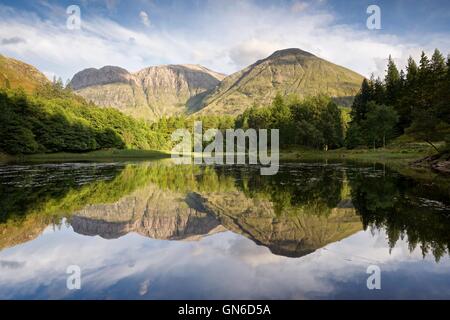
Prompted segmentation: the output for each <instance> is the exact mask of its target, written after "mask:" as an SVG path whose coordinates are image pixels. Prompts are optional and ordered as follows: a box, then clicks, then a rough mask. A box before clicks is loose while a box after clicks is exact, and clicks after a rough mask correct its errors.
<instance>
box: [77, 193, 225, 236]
mask: <svg viewBox="0 0 450 320" xmlns="http://www.w3.org/2000/svg"><path fill="white" fill-rule="evenodd" d="M70 223H71V225H72V227H73V228H74V230H75V232H77V233H80V234H84V235H99V236H101V237H103V238H106V239H111V238H118V237H120V236H122V235H125V234H127V233H129V232H136V233H139V234H141V235H143V236H146V237H151V238H155V239H166V240H179V239H197V238H198V237H199V236H202V235H206V234H210V233H215V232H219V231H221V230H222V228H221V227H220V226H219V222H218V220H217V219H215V217H214V216H211V215H209V214H206V213H204V212H200V211H198V210H196V209H194V208H191V207H189V206H188V205H187V204H186V202H185V201H184V200H183V196H182V195H181V194H178V193H175V192H171V191H162V190H161V189H158V188H157V187H155V186H154V185H149V186H147V187H145V188H143V189H140V190H139V191H136V192H134V193H133V194H131V195H129V196H126V197H124V198H122V199H121V200H120V201H118V202H116V203H113V204H104V205H103V204H98V205H89V206H87V207H86V208H84V209H83V210H81V211H79V212H76V213H74V214H73V215H72V217H71V218H70Z"/></svg>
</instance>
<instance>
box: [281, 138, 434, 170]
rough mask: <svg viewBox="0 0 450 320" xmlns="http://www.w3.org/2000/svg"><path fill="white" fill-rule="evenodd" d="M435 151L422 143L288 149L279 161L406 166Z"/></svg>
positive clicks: (282, 153) (283, 151) (282, 152)
mask: <svg viewBox="0 0 450 320" xmlns="http://www.w3.org/2000/svg"><path fill="white" fill-rule="evenodd" d="M433 153H435V151H434V150H433V149H432V148H431V147H430V146H428V145H426V144H423V143H411V144H392V145H390V146H389V147H386V148H380V149H375V150H374V149H354V150H347V149H345V148H342V149H337V150H329V151H320V150H312V149H300V148H288V149H285V150H282V151H281V153H280V159H281V160H282V161H302V160H303V161H310V160H321V159H323V160H353V161H359V162H370V163H391V164H393V163H397V164H405V165H406V164H408V163H410V162H412V161H414V160H418V159H421V158H423V157H426V156H428V155H431V154H433Z"/></svg>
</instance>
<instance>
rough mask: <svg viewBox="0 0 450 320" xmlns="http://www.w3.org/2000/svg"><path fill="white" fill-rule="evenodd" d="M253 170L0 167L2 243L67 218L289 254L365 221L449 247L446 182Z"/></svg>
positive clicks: (110, 233) (80, 228)
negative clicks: (223, 236) (225, 239)
mask: <svg viewBox="0 0 450 320" xmlns="http://www.w3.org/2000/svg"><path fill="white" fill-rule="evenodd" d="M254 171H257V170H254ZM254 171H252V169H251V168H249V167H234V168H231V169H230V168H227V167H218V168H213V167H200V166H172V165H168V164H165V163H163V162H157V163H152V164H148V163H147V164H144V163H141V164H139V165H126V166H123V165H119V166H117V165H98V164H97V165H80V164H75V165H62V166H53V165H52V166H41V167H39V166H21V167H14V166H11V167H5V168H0V250H1V249H4V248H7V247H11V246H14V245H17V244H20V243H23V242H27V241H31V240H33V239H34V238H36V237H38V236H39V235H40V234H41V233H42V231H43V230H44V229H45V228H46V226H49V225H52V224H56V225H57V224H59V223H60V221H61V218H62V217H67V218H68V221H69V222H70V223H71V224H72V226H73V228H74V230H75V231H76V232H78V233H80V234H85V235H99V236H102V237H104V238H108V239H109V238H118V237H121V236H123V235H125V234H127V233H129V232H136V233H139V234H141V235H143V236H146V237H151V238H155V239H165V240H195V239H199V238H200V237H202V236H204V235H208V234H213V233H217V232H221V231H223V230H230V231H232V232H235V233H239V234H241V235H243V236H245V237H247V238H249V239H251V240H252V241H254V242H256V243H258V244H261V245H264V246H266V247H268V248H269V249H270V250H271V251H272V252H273V253H275V254H280V255H285V256H291V257H299V256H302V255H305V254H308V253H309V252H312V251H314V250H316V249H318V248H320V247H323V246H325V245H326V244H328V243H332V242H335V241H339V240H341V239H343V238H346V237H348V236H350V235H351V234H353V233H355V232H357V231H358V230H361V229H362V228H364V229H366V228H369V227H370V228H375V229H377V228H382V229H384V230H385V231H386V234H387V236H388V238H389V243H390V246H391V247H393V246H395V243H396V241H397V240H398V239H400V238H402V239H403V238H405V237H406V239H407V241H408V243H409V245H410V249H411V250H413V249H414V248H416V247H419V248H420V249H421V250H422V253H423V254H424V255H427V254H432V255H433V256H434V257H435V258H436V259H439V258H440V257H442V256H444V255H445V254H447V253H448V248H449V246H450V233H449V232H448V230H450V218H449V217H450V216H449V214H448V213H449V212H450V202H449V197H448V188H445V187H439V186H437V185H430V184H425V183H421V182H418V181H414V180H412V179H407V178H405V177H402V176H400V175H398V174H396V173H393V172H390V171H389V170H378V169H376V168H367V167H365V168H359V167H356V166H353V165H345V166H336V165H308V164H298V165H292V164H290V165H283V166H282V167H281V168H280V172H279V173H278V174H277V175H276V176H273V177H269V176H259V175H258V174H254ZM48 177H51V179H48Z"/></svg>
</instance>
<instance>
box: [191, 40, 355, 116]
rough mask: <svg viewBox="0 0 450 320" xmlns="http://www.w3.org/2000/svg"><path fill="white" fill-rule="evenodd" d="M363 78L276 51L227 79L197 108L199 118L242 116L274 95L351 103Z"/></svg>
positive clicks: (321, 62)
mask: <svg viewBox="0 0 450 320" xmlns="http://www.w3.org/2000/svg"><path fill="white" fill-rule="evenodd" d="M363 79H364V78H363V76H361V75H359V74H357V73H355V72H353V71H351V70H349V69H346V68H344V67H341V66H338V65H335V64H333V63H331V62H328V61H326V60H324V59H321V58H319V57H316V56H315V55H313V54H311V53H308V52H306V51H302V50H300V49H285V50H280V51H276V52H275V53H273V54H272V55H271V56H269V57H268V58H266V59H263V60H260V61H257V62H256V63H254V64H252V65H251V66H249V67H247V68H245V69H244V70H242V71H239V72H236V73H234V74H232V75H230V76H228V77H226V78H225V79H224V80H223V81H222V82H221V84H220V86H218V87H217V88H216V89H215V90H214V91H212V92H211V93H209V94H208V95H207V96H206V97H204V98H203V100H202V101H201V105H200V106H198V108H199V109H201V111H200V113H202V114H221V113H226V114H233V115H237V114H239V113H242V112H243V111H244V110H245V109H247V108H248V107H251V106H253V105H257V106H258V105H267V104H270V103H271V101H272V100H273V98H274V97H275V96H276V94H277V93H281V94H282V95H289V94H295V95H298V96H300V97H305V96H310V95H317V94H320V93H324V94H327V95H330V96H331V97H334V98H338V100H339V101H340V102H342V101H346V98H350V99H347V100H349V101H351V98H352V97H353V96H354V95H355V94H356V93H357V92H358V90H359V88H360V86H361V82H362V81H363Z"/></svg>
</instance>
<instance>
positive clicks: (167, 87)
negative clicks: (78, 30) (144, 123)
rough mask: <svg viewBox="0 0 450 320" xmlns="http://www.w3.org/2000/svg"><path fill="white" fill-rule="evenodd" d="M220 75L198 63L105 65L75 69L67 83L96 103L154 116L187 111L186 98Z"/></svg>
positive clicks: (213, 84) (206, 87)
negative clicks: (132, 67)
mask: <svg viewBox="0 0 450 320" xmlns="http://www.w3.org/2000/svg"><path fill="white" fill-rule="evenodd" d="M224 77H225V76H224V75H222V74H220V73H217V72H214V71H211V70H209V69H207V68H205V67H202V66H200V65H163V66H155V67H149V68H145V69H143V70H140V71H138V72H136V73H130V72H128V71H127V70H125V69H122V68H119V67H113V66H106V67H103V68H101V69H94V68H90V69H85V70H83V71H81V72H78V73H77V74H76V75H75V76H74V77H73V79H72V81H71V82H70V86H71V87H72V89H74V90H75V92H76V93H77V94H79V95H81V96H83V97H84V98H85V99H86V100H88V101H92V102H94V103H95V104H97V105H99V106H104V107H115V108H118V109H119V110H121V111H123V112H125V113H127V114H129V115H132V116H135V117H139V118H144V119H155V118H158V117H161V116H170V115H176V114H184V113H188V109H187V102H188V100H190V99H192V98H193V97H195V96H198V95H200V96H201V95H202V94H204V93H205V92H207V91H209V90H212V89H214V88H215V87H216V86H217V85H218V84H219V83H220V81H221V80H222V79H223V78H224ZM193 101H195V99H193Z"/></svg>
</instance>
